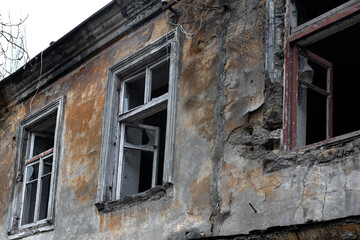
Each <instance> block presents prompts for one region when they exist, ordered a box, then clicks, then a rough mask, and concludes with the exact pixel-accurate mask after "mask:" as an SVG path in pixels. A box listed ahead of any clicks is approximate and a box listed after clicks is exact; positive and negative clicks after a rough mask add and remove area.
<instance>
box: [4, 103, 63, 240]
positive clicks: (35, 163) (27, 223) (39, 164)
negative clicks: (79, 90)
mask: <svg viewBox="0 0 360 240" xmlns="http://www.w3.org/2000/svg"><path fill="white" fill-rule="evenodd" d="M62 102H63V100H62V98H59V99H57V100H55V101H53V102H51V103H50V104H49V105H47V106H45V107H44V108H42V109H40V110H38V111H37V112H35V113H33V114H31V115H30V116H28V117H26V118H25V119H24V120H23V121H21V122H20V129H19V138H18V139H19V141H18V146H19V147H18V154H17V155H18V158H17V169H16V172H17V173H18V174H21V175H18V176H17V178H16V179H17V181H16V183H15V185H14V193H15V195H14V199H13V204H12V207H11V209H10V211H11V213H12V214H11V217H12V220H11V221H10V222H11V229H10V231H9V235H14V237H16V236H17V235H18V236H28V235H32V234H33V233H34V232H36V231H34V228H36V229H37V231H40V232H41V231H49V230H51V229H53V224H52V219H53V210H54V194H55V190H54V186H55V179H56V166H57V164H56V162H57V161H56V160H57V155H58V142H59V134H58V132H59V123H60V121H61V120H60V119H61V118H60V115H61V111H62Z"/></svg>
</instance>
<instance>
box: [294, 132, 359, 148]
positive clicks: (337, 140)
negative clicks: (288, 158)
mask: <svg viewBox="0 0 360 240" xmlns="http://www.w3.org/2000/svg"><path fill="white" fill-rule="evenodd" d="M358 137H360V130H358V131H355V132H351V133H346V134H343V135H340V136H336V137H333V138H329V139H326V140H323V141H320V142H316V143H312V144H309V145H306V146H303V147H297V148H294V149H291V150H290V151H293V152H298V151H304V150H309V149H313V148H318V147H329V146H333V145H337V144H341V143H346V142H350V141H352V140H354V139H355V138H358Z"/></svg>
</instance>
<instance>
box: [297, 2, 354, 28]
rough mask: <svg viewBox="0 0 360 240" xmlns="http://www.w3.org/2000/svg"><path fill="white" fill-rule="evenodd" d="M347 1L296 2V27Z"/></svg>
mask: <svg viewBox="0 0 360 240" xmlns="http://www.w3.org/2000/svg"><path fill="white" fill-rule="evenodd" d="M348 1H349V0H297V1H295V4H296V8H297V16H298V25H300V24H302V23H304V22H307V21H309V20H311V19H313V18H316V17H317V16H320V15H321V14H323V13H326V12H328V11H330V10H331V9H333V8H336V7H338V6H340V5H342V4H344V3H346V2H348Z"/></svg>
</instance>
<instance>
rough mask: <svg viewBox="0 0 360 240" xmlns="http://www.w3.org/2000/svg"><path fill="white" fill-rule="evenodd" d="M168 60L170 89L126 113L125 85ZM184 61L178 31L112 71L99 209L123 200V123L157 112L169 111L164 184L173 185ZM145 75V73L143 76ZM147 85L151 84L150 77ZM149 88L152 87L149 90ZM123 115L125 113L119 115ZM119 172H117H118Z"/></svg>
mask: <svg viewBox="0 0 360 240" xmlns="http://www.w3.org/2000/svg"><path fill="white" fill-rule="evenodd" d="M165 58H168V60H167V61H168V62H169V89H168V92H167V93H165V94H163V95H162V96H160V97H157V98H154V99H150V96H149V91H148V90H147V93H145V96H144V103H146V104H143V105H140V106H138V107H135V108H133V109H131V110H129V111H126V112H124V113H123V104H122V102H121V99H122V98H123V95H122V94H123V93H122V92H123V91H121V88H122V87H123V86H122V84H124V81H123V82H121V81H120V79H123V80H125V81H126V79H128V77H130V76H132V75H133V74H134V73H135V72H138V71H139V70H140V69H145V71H150V68H149V67H148V66H150V67H152V66H154V65H153V64H157V63H158V61H159V60H160V59H161V60H160V61H162V60H164V59H165ZM180 59H181V33H180V31H179V30H178V29H175V30H173V31H171V32H169V33H167V34H166V35H164V36H163V37H161V38H159V39H157V40H155V41H154V42H152V43H150V44H149V45H147V46H146V47H144V48H142V49H140V50H139V51H137V52H136V53H134V54H133V55H131V56H129V57H127V58H125V59H124V60H122V61H121V62H119V63H118V64H116V65H115V66H113V67H112V68H110V69H109V78H108V85H107V93H106V100H105V113H104V126H103V138H102V148H101V156H100V160H101V163H100V174H99V184H98V194H97V203H96V205H97V206H99V205H101V204H103V203H105V202H109V201H114V200H119V197H120V194H119V192H120V191H119V183H118V181H117V180H115V179H118V178H119V176H118V174H116V176H115V177H114V171H115V172H117V169H118V168H117V166H118V164H119V155H120V149H121V147H120V139H121V129H120V128H121V125H122V124H121V122H127V123H131V122H134V121H136V120H138V119H143V118H145V117H147V116H151V115H153V114H154V113H156V112H159V111H161V110H164V109H167V123H166V124H167V126H166V143H165V146H166V147H165V156H164V172H163V183H167V182H170V183H173V162H174V141H175V121H176V117H175V115H176V99H177V89H178V87H177V86H178V79H179V72H180ZM142 73H144V72H142ZM147 75H148V76H147V77H146V80H145V81H149V77H150V75H149V74H147ZM146 88H149V84H147V87H146ZM119 113H121V114H120V115H119ZM114 168H115V169H114Z"/></svg>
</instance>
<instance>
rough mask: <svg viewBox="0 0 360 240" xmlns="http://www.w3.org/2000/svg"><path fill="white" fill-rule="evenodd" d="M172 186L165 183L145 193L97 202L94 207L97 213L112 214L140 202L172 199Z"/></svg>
mask: <svg viewBox="0 0 360 240" xmlns="http://www.w3.org/2000/svg"><path fill="white" fill-rule="evenodd" d="M172 190H173V184H172V183H165V184H163V185H162V186H160V185H159V186H155V187H153V188H150V189H149V190H147V191H145V192H141V193H138V194H135V195H131V196H125V197H123V198H121V199H119V200H115V201H108V202H97V203H95V206H96V207H97V209H98V211H101V212H103V213H108V212H113V211H116V210H118V209H121V208H123V207H129V206H133V205H137V204H140V203H142V202H149V201H157V200H160V199H165V198H171V197H172Z"/></svg>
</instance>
